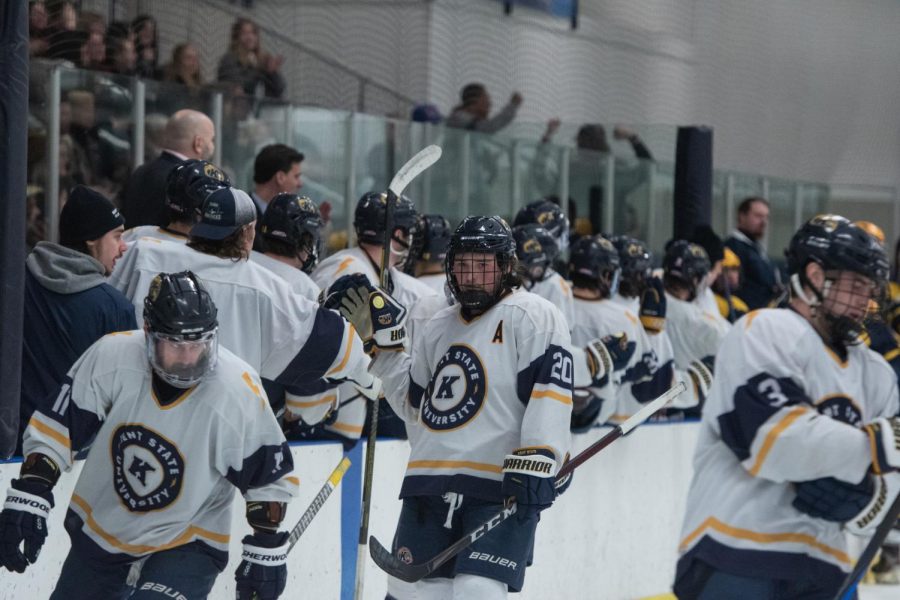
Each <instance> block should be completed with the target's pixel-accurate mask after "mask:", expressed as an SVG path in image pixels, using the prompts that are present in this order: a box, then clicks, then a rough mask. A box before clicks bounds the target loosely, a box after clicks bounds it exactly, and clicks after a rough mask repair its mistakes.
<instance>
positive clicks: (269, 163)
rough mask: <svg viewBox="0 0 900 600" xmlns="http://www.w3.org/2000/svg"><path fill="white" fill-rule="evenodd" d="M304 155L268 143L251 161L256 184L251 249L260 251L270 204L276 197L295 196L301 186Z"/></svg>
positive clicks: (281, 145)
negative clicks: (253, 232) (254, 221)
mask: <svg viewBox="0 0 900 600" xmlns="http://www.w3.org/2000/svg"><path fill="white" fill-rule="evenodd" d="M303 158H304V156H303V154H302V153H300V152H297V151H296V150H294V149H293V148H291V147H290V146H286V145H284V144H271V145H269V146H266V147H264V148H263V149H262V150H260V151H259V154H257V155H256V160H255V161H254V162H253V183H254V184H256V186H255V188H254V190H253V192H252V193H251V194H250V197H251V198H253V204H254V205H255V206H256V234H257V235H256V239H255V241H254V242H253V249H254V250H256V251H257V252H262V251H263V246H262V235H261V231H260V228H261V226H262V216H263V215H264V214H265V212H266V207H267V206H268V204H269V201H270V200H271V199H272V198H274V197H275V196H276V195H277V194H281V193H288V194H293V193H296V192H297V191H298V190H299V189H300V188H301V187H303V181H301V179H300V176H301V175H302V173H301V171H300V163H302V162H303Z"/></svg>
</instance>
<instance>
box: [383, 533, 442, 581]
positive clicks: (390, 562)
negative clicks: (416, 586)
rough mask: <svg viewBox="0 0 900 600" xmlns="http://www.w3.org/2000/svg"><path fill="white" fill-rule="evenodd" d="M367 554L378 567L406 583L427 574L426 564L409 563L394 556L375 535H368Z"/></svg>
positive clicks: (417, 579)
mask: <svg viewBox="0 0 900 600" xmlns="http://www.w3.org/2000/svg"><path fill="white" fill-rule="evenodd" d="M369 555H370V556H371V557H372V560H373V561H375V564H376V565H378V568H379V569H381V570H382V571H384V572H385V573H387V574H388V575H390V576H392V577H396V578H397V579H399V580H401V581H405V582H407V583H415V582H417V581H419V580H420V579H422V578H423V577H425V576H426V575H428V565H427V564H425V565H409V564H406V563H405V562H403V561H401V560H400V559H399V558H397V557H396V556H394V555H393V554H392V553H391V551H390V550H388V549H387V548H385V547H384V546H382V545H381V543H380V542H379V541H378V540H377V539H375V536H374V535H372V536H369Z"/></svg>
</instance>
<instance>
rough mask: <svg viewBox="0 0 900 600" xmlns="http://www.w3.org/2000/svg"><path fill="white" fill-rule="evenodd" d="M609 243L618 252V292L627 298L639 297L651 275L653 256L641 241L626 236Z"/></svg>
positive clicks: (618, 237) (620, 236)
mask: <svg viewBox="0 0 900 600" xmlns="http://www.w3.org/2000/svg"><path fill="white" fill-rule="evenodd" d="M610 241H611V242H612V243H613V246H615V247H616V250H617V251H618V252H619V267H620V268H621V276H620V282H619V292H620V293H621V294H622V295H623V296H626V297H629V298H631V297H634V296H640V295H641V293H642V292H643V291H644V286H645V282H646V280H647V278H648V277H650V275H651V273H652V267H653V255H652V254H651V253H650V249H649V248H648V247H647V244H645V243H644V242H642V241H641V240H639V239H637V238H633V237H629V236H627V235H618V236H616V237H614V238H612V239H611V240H610Z"/></svg>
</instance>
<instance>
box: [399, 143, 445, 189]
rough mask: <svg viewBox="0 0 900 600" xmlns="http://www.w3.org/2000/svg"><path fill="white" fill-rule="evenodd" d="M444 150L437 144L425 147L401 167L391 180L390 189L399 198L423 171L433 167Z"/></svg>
mask: <svg viewBox="0 0 900 600" xmlns="http://www.w3.org/2000/svg"><path fill="white" fill-rule="evenodd" d="M442 152H443V150H441V147H440V146H438V145H437V144H431V145H430V146H425V147H424V148H422V149H421V150H419V152H418V153H417V154H416V155H415V156H413V157H412V158H411V159H409V160H408V161H407V162H406V164H404V165H403V166H402V167H400V170H399V171H397V174H396V175H394V178H393V179H391V183H390V185H388V189H389V190H390V191H391V192H393V193H394V195H395V196H397V197H398V198H399V197H400V194H402V193H403V190H405V189H406V186H407V185H409V182H410V181H412V180H413V179H415V178H416V177H417V176H418V175H419V174H420V173H421V172H422V171H424V170H425V169H427V168H428V167H430V166H431V165H433V164H434V163H436V162H437V161H438V159H439V158H440V157H441V154H442Z"/></svg>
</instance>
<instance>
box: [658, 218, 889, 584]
mask: <svg viewBox="0 0 900 600" xmlns="http://www.w3.org/2000/svg"><path fill="white" fill-rule="evenodd" d="M787 262H788V269H789V271H790V273H791V280H790V282H791V299H790V308H785V309H762V310H758V311H755V312H751V313H750V314H748V315H747V316H745V317H744V318H742V319H740V320H739V321H737V323H735V325H734V327H733V329H732V330H731V331H730V332H729V333H728V335H727V336H726V337H725V340H724V342H723V343H722V346H721V348H720V349H719V353H718V356H717V358H716V362H717V363H718V364H719V365H722V368H720V369H719V372H718V373H717V374H716V377H715V379H714V380H713V384H712V390H711V393H710V395H709V398H708V400H707V402H706V406H705V407H704V409H703V420H702V423H701V431H700V436H699V439H698V442H697V448H696V451H695V453H694V478H693V480H692V482H691V486H690V490H689V493H688V499H687V507H688V508H687V514H686V516H685V519H684V525H683V529H682V541H681V546H680V558H679V560H678V568H677V572H676V580H675V585H674V590H675V594H676V595H677V596H678V597H679V598H692V599H693V598H699V599H701V600H707V599H719V598H742V599H747V600H757V599H770V598H785V599H786V598H801V597H802V598H807V599H825V598H829V599H830V598H833V597H834V594H835V593H836V592H837V590H838V589H839V588H840V586H841V583H842V582H843V579H844V578H845V576H846V575H847V573H848V572H849V571H850V570H851V569H852V567H853V564H854V561H855V559H856V557H855V556H854V555H853V554H852V553H851V551H850V549H849V547H848V542H847V537H846V533H847V532H850V533H856V534H859V535H871V533H872V530H873V529H874V528H875V527H877V525H878V524H879V523H880V521H881V520H882V519H883V518H884V513H886V512H887V509H888V507H889V506H890V505H891V503H892V501H893V498H894V496H895V490H896V487H897V477H898V475H897V474H896V473H895V471H896V470H897V469H900V451H898V448H900V420H898V418H897V416H896V415H897V414H898V392H897V381H896V378H895V377H894V373H893V371H892V370H891V368H890V367H889V366H888V365H887V363H885V361H884V359H883V358H881V356H879V355H878V354H876V353H875V352H871V351H870V350H868V349H867V348H866V347H865V345H864V344H862V343H861V342H860V338H859V334H860V332H861V330H862V322H863V318H864V317H865V314H866V308H867V306H868V304H869V301H870V300H871V299H872V298H873V296H874V295H875V293H876V292H877V291H878V290H879V289H880V287H881V286H882V285H883V283H884V281H885V280H886V278H887V272H888V262H887V258H886V257H885V254H884V250H883V249H882V248H881V247H880V246H879V245H878V244H877V242H875V240H873V239H872V238H871V237H870V236H869V235H867V234H866V233H865V232H864V231H862V230H861V229H860V228H858V227H856V226H855V225H852V224H851V223H850V222H849V221H847V220H846V219H844V218H843V217H838V216H835V215H820V216H818V217H815V218H813V219H812V220H810V221H809V222H807V223H806V224H805V225H803V227H801V229H800V230H799V231H798V232H797V233H796V234H794V237H793V239H792V240H791V242H790V245H789V247H788V251H787Z"/></svg>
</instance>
